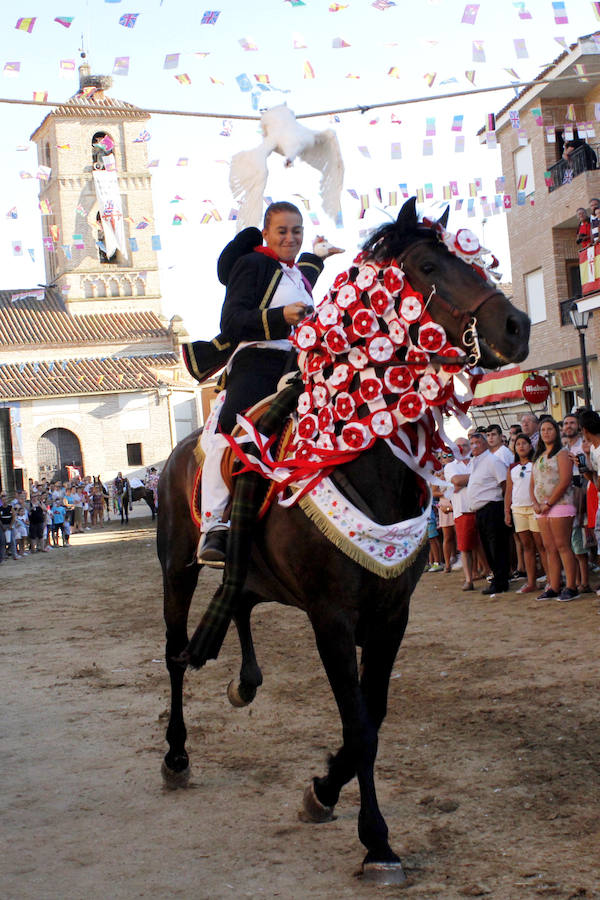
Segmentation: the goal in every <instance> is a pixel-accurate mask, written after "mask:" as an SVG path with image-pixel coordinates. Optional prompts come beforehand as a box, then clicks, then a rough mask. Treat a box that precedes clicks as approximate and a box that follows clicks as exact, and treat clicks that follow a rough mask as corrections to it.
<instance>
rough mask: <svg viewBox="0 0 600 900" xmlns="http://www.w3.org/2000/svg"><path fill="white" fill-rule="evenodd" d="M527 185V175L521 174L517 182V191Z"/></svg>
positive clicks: (522, 189)
mask: <svg viewBox="0 0 600 900" xmlns="http://www.w3.org/2000/svg"><path fill="white" fill-rule="evenodd" d="M526 187H527V175H520V176H519V180H518V182H517V191H524V190H525V188H526Z"/></svg>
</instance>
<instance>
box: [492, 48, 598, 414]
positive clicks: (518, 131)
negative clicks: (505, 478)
mask: <svg viewBox="0 0 600 900" xmlns="http://www.w3.org/2000/svg"><path fill="white" fill-rule="evenodd" d="M599 103H600V33H598V34H593V35H588V36H585V37H582V38H580V39H579V40H578V41H577V42H576V43H574V44H572V45H571V46H570V47H569V48H568V49H567V50H565V51H564V52H563V53H561V54H560V56H559V57H557V59H555V60H554V62H553V63H552V64H551V65H549V66H548V67H547V68H546V69H545V70H544V71H543V72H541V73H540V75H539V76H538V77H537V79H536V80H535V82H534V83H533V84H532V85H531V86H529V87H527V88H525V89H523V90H522V91H521V92H520V93H519V95H518V96H517V97H515V98H514V99H513V100H511V101H510V103H508V104H507V105H506V106H505V107H504V108H503V109H501V110H500V111H499V112H498V113H497V114H496V136H497V139H498V141H499V143H500V148H501V154H502V172H503V175H504V179H505V185H504V190H505V194H504V205H505V208H506V209H507V223H508V236H509V244H510V255H511V263H512V283H513V296H514V303H515V304H516V305H517V306H518V307H519V308H520V309H524V310H526V312H527V313H528V314H529V316H530V318H531V322H532V329H531V342H530V352H529V356H528V358H527V359H526V360H525V362H524V363H523V364H521V367H520V368H521V370H522V371H526V370H528V371H531V370H538V371H539V372H541V373H542V374H545V375H547V377H548V379H549V381H550V385H551V395H550V398H549V400H548V409H549V411H550V412H552V414H553V415H554V416H555V417H556V418H557V419H561V418H562V417H563V416H564V415H565V413H567V412H569V411H571V410H572V409H573V407H576V406H581V405H582V404H583V400H584V394H583V370H582V366H581V354H580V342H579V337H578V334H577V331H576V329H575V328H574V327H573V325H572V323H571V319H570V316H569V311H570V309H571V308H572V306H573V303H574V302H575V301H577V300H579V299H580V298H581V296H582V291H581V278H580V260H579V247H578V245H577V243H576V228H577V224H578V220H577V216H576V212H577V209H578V208H579V207H584V208H587V209H588V211H589V200H590V199H591V198H593V197H600V169H596V168H592V166H594V154H593V153H590V148H591V149H592V150H593V151H594V152H595V153H596V154H598V152H599V146H600V132H599V131H598V129H600V122H599V121H598V119H599V118H600V115H597V114H596V113H597V110H600V107H599V106H598V104H599ZM480 135H481V137H482V140H483V139H485V132H484V131H482V132H480ZM571 141H573V142H574V143H575V144H576V145H577V146H576V148H575V151H574V152H573V154H572V160H571V164H567V163H566V161H565V160H564V159H563V153H564V149H565V143H569V142H571ZM567 169H568V170H569V171H567ZM583 303H584V305H585V308H587V309H588V310H592V309H597V308H598V307H600V293H598V294H595V295H588V296H586V299H585V301H583ZM586 338H587V340H586V344H587V352H588V359H589V378H590V387H591V398H592V404H593V406H594V407H595V408H598V407H599V406H600V368H599V362H598V342H599V339H600V314H596V315H595V316H592V318H591V319H590V322H589V326H588V328H587V334H586ZM499 377H500V378H501V377H503V373H499ZM487 384H488V390H489V391H490V392H491V393H493V394H494V396H495V398H496V405H497V406H498V405H500V406H501V405H502V398H501V396H500V395H499V393H498V391H497V390H495V387H494V384H493V382H491V383H490V382H487ZM513 399H514V398H513ZM516 418H517V416H514V417H513V416H512V415H509V416H508V420H509V421H515V420H516Z"/></svg>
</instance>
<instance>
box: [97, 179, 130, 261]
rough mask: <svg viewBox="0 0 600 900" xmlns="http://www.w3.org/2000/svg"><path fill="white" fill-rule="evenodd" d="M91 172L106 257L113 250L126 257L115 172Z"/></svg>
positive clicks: (112, 254)
mask: <svg viewBox="0 0 600 900" xmlns="http://www.w3.org/2000/svg"><path fill="white" fill-rule="evenodd" d="M93 174H94V184H95V186H96V197H97V198H98V206H99V208H100V217H101V219H102V229H103V231H104V244H105V247H106V250H105V253H106V255H107V257H108V259H111V258H112V257H113V256H114V255H115V252H116V251H117V250H120V251H121V253H122V254H123V256H124V257H125V258H127V257H128V253H127V244H126V243H125V226H124V223H123V209H122V207H121V195H120V194H119V182H118V179H117V173H116V172H107V171H103V170H100V169H99V170H96V171H95V172H94V173H93Z"/></svg>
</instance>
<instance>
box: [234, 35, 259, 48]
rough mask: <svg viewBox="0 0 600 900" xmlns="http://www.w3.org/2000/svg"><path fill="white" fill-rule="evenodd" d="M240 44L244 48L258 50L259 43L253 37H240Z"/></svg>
mask: <svg viewBox="0 0 600 900" xmlns="http://www.w3.org/2000/svg"><path fill="white" fill-rule="evenodd" d="M238 44H239V45H240V47H241V48H242V50H258V45H257V44H256V43H255V42H254V39H253V38H251V37H244V38H240V39H239V41H238Z"/></svg>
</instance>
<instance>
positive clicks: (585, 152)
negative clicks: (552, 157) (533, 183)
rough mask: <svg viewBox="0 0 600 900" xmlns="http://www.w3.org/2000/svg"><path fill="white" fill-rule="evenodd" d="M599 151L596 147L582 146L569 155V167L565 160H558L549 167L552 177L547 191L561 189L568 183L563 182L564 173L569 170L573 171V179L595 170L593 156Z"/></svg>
mask: <svg viewBox="0 0 600 900" xmlns="http://www.w3.org/2000/svg"><path fill="white" fill-rule="evenodd" d="M599 150H600V147H599V146H598V145H596V146H594V147H591V146H590V145H589V144H582V145H581V147H577V148H576V149H575V150H574V151H573V153H572V154H571V160H570V162H571V165H570V166H568V165H567V161H566V159H559V160H558V162H556V163H554V165H553V166H550V169H549V170H548V171H549V172H550V175H551V176H552V184H551V185H549V186H548V190H549V191H555V190H556V189H557V188H559V187H562V185H563V184H568V183H569V182H568V181H565V173H566V171H567V169H569V168H571V169H572V171H573V178H576V177H577V176H578V175H581V173H582V172H589V171H591V170H593V169H595V168H596V165H597V164H596V162H595V161H594V156H593V154H596V155H597V154H598V151H599ZM590 151H591V152H590Z"/></svg>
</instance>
